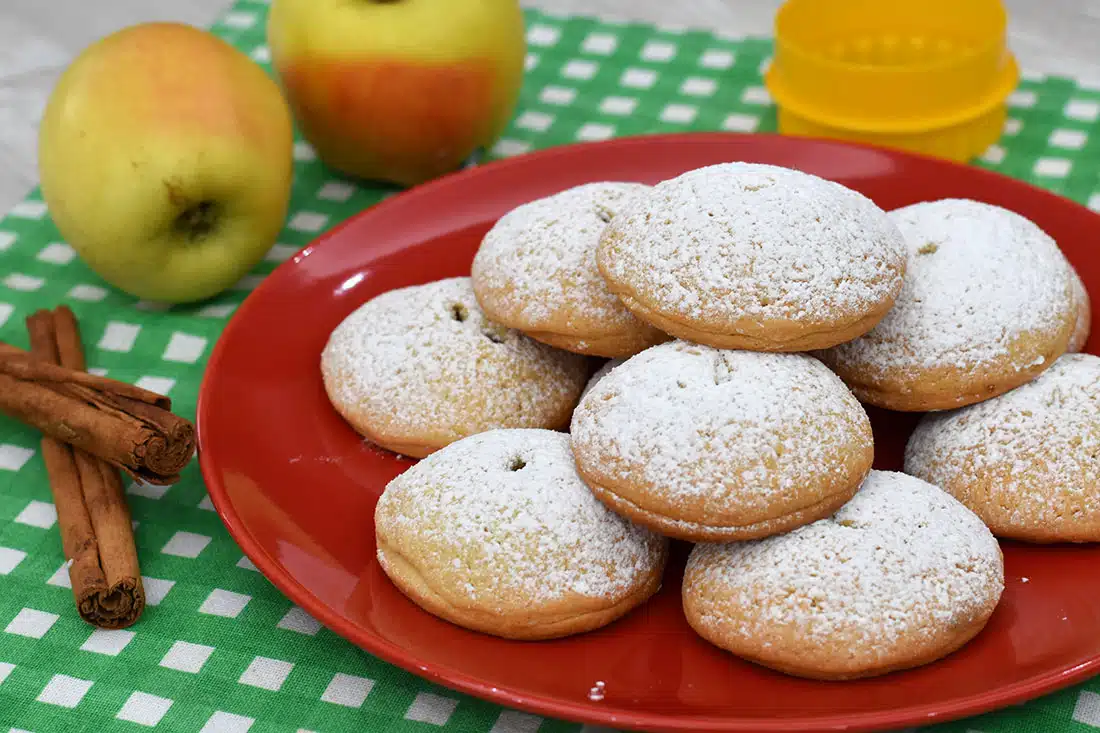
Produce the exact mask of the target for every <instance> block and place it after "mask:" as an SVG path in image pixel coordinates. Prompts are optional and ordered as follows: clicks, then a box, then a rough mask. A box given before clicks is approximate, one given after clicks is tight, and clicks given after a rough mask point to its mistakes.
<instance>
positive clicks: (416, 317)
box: [321, 277, 588, 458]
mask: <svg viewBox="0 0 1100 733" xmlns="http://www.w3.org/2000/svg"><path fill="white" fill-rule="evenodd" d="M321 374H322V377H323V378H324V384H325V390H326V392H327V393H328V397H329V400H330V401H331V402H332V404H333V406H334V407H335V408H336V410H337V411H338V412H339V413H340V414H341V415H342V416H343V417H344V418H345V419H346V420H347V421H348V422H349V423H350V424H351V426H352V427H353V428H355V430H357V431H358V432H359V433H360V434H362V435H363V436H365V437H366V438H368V439H369V440H371V441H372V442H374V443H376V444H378V445H380V446H382V447H383V448H388V449H389V450H392V451H395V452H397V453H403V454H405V455H409V456H415V457H418V458H419V457H423V456H425V455H427V454H429V453H431V452H432V451H434V450H437V449H439V448H442V447H443V446H445V445H447V444H448V443H451V442H454V441H455V440H458V439H459V438H462V437H465V436H467V435H471V434H473V433H478V432H482V431H484V430H490V429H492V428H549V429H555V430H556V429H562V428H564V427H566V426H567V425H568V424H569V416H570V414H571V413H572V411H573V407H574V406H575V405H576V403H577V400H578V399H579V398H580V394H581V391H582V390H583V389H584V385H585V382H586V378H587V376H588V365H587V360H586V359H585V358H584V357H583V356H579V355H577V354H570V353H568V352H565V351H559V350H557V349H554V348H552V347H550V346H547V345H545V344H541V343H539V342H537V341H534V340H532V339H530V338H528V337H527V336H524V335H523V334H522V333H520V332H518V331H515V330H512V329H508V328H505V327H503V326H500V325H498V324H496V323H493V322H491V321H489V319H488V318H486V317H485V314H484V313H482V312H481V308H480V307H478V304H477V299H476V298H474V293H473V289H472V288H471V287H470V279H469V278H465V277H460V278H450V279H446V280H438V281H436V282H432V283H428V284H426V285H414V286H411V287H406V288H400V289H397V290H391V291H389V292H386V293H383V294H381V295H379V296H377V297H375V298H373V299H371V300H370V301H368V302H366V303H364V304H363V305H362V306H360V307H359V308H357V309H356V310H355V311H354V312H353V313H352V314H351V315H349V316H348V317H347V318H346V319H345V320H344V321H343V322H342V323H340V325H339V326H337V327H336V329H335V330H333V332H332V334H331V335H330V337H329V340H328V343H327V344H326V345H325V348H324V351H323V352H322V354H321Z"/></svg>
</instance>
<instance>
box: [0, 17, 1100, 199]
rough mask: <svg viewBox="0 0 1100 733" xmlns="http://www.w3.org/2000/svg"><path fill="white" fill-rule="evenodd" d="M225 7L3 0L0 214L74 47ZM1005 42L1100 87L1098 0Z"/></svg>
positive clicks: (1022, 55)
mask: <svg viewBox="0 0 1100 733" xmlns="http://www.w3.org/2000/svg"><path fill="white" fill-rule="evenodd" d="M227 4H228V3H227V0H187V1H186V2H180V0H99V1H98V2H94V3H89V2H86V0H51V1H50V2H39V1H38V0H5V1H4V3H3V5H4V6H5V7H3V8H2V9H0V211H6V210H7V209H9V208H10V207H11V206H12V205H13V204H15V203H16V202H17V201H19V200H20V199H21V198H22V197H23V195H24V193H25V192H26V191H27V189H28V188H30V187H31V186H33V185H34V184H35V182H36V180H37V175H36V171H35V135H36V130H37V124H38V120H39V118H40V116H41V111H42V107H43V105H44V104H45V101H46V97H47V95H48V94H49V92H50V89H51V87H52V85H53V83H54V81H55V80H56V78H57V75H58V74H59V73H60V72H61V70H62V69H63V68H64V67H65V64H66V63H68V61H69V60H70V59H71V58H72V57H73V56H74V55H75V54H76V53H77V52H79V51H80V49H81V48H83V47H84V46H86V45H87V44H88V43H90V42H91V41H93V40H95V39H96V38H99V37H101V36H103V35H105V34H107V33H110V32H111V31H113V30H116V29H118V28H121V27H124V26H126V25H129V24H132V23H136V22H139V21H144V20H180V21H184V22H188V23H193V24H196V25H201V26H206V25H209V23H210V22H211V21H213V19H214V18H215V16H216V15H217V13H218V12H219V11H220V10H222V9H223V8H224V7H225V6H226V5H227ZM524 4H525V5H528V6H531V7H538V8H540V9H542V10H546V11H549V12H556V13H584V14H587V15H597V16H604V17H606V16H613V17H621V18H627V17H629V18H634V19H638V20H645V21H650V22H657V23H670V24H677V25H684V26H689V27H695V28H703V29H707V30H712V31H721V32H723V33H732V34H736V35H769V34H770V31H771V24H772V18H773V15H774V13H775V9H776V8H777V7H778V6H779V5H780V4H781V3H780V0H677V1H676V2H668V0H533V1H532V0H528V1H527V2H525V3H524ZM1005 5H1006V6H1007V8H1008V11H1009V14H1010V19H1011V20H1010V44H1011V47H1012V49H1013V50H1014V51H1015V53H1016V54H1017V56H1018V58H1019V59H1020V63H1021V65H1022V66H1023V67H1024V68H1025V69H1026V70H1028V71H1029V72H1032V73H1036V74H1044V73H1045V74H1057V75H1061V76H1069V77H1073V78H1076V79H1078V80H1080V81H1085V82H1088V83H1090V84H1097V85H1100V54H1097V53H1096V52H1095V48H1096V39H1097V38H1098V37H1100V0H1042V1H1041V2H1040V1H1039V0H1006V2H1005Z"/></svg>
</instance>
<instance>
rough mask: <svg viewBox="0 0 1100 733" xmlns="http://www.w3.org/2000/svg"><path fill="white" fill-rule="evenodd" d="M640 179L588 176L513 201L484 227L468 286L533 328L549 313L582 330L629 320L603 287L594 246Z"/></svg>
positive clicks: (509, 318)
mask: <svg viewBox="0 0 1100 733" xmlns="http://www.w3.org/2000/svg"><path fill="white" fill-rule="evenodd" d="M647 190H649V187H648V186H646V185H644V184H641V183H625V182H616V181H605V182H598V183H587V184H583V185H580V186H575V187H573V188H570V189H567V190H565V191H562V192H560V193H557V194H554V195H552V196H547V197H545V198H541V199H537V200H535V201H532V202H530V203H527V204H523V205H522V206H519V207H517V208H515V209H513V210H511V211H510V212H508V213H507V214H505V215H504V216H502V217H501V218H500V219H499V220H498V221H497V222H496V224H495V225H493V228H492V229H491V230H490V231H489V232H488V233H487V234H486V235H485V238H484V239H483V240H482V242H481V246H480V248H479V249H478V252H477V255H476V256H475V257H474V262H473V267H472V270H471V274H472V277H473V281H474V283H475V289H476V290H477V292H478V295H479V296H480V297H481V298H482V302H484V303H486V304H487V307H488V309H489V311H490V312H492V313H494V314H495V315H496V316H497V317H498V318H501V319H503V320H504V321H505V322H507V323H508V324H509V325H513V326H516V327H520V324H521V323H522V324H523V326H524V327H525V328H528V329H534V330H537V329H539V327H541V326H545V325H546V324H547V323H549V322H552V321H558V322H562V323H564V324H565V327H566V328H569V329H574V330H579V331H581V332H588V331H591V329H592V327H593V326H592V324H593V323H596V324H600V325H601V326H602V327H603V328H604V329H605V330H606V331H608V332H612V333H613V332H616V331H620V330H622V329H623V328H626V327H629V326H630V325H631V324H632V323H633V322H634V316H633V315H631V313H630V311H628V310H627V309H626V308H625V307H624V306H623V304H622V303H621V302H620V301H619V299H618V298H616V297H615V296H614V295H613V294H612V293H611V291H610V290H608V288H607V283H606V282H604V279H603V276H602V275H600V272H599V269H598V267H597V266H596V247H597V244H598V243H599V240H600V235H602V234H603V231H604V229H605V228H606V227H607V223H608V222H609V221H612V220H613V219H614V218H615V217H616V216H617V215H618V214H619V212H620V211H621V210H622V209H623V208H624V206H626V204H627V203H628V202H629V201H630V200H631V199H632V198H633V197H635V196H637V195H638V194H639V193H641V192H644V191H647Z"/></svg>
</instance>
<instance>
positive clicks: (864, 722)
mask: <svg viewBox="0 0 1100 733" xmlns="http://www.w3.org/2000/svg"><path fill="white" fill-rule="evenodd" d="M764 137H767V138H769V139H772V140H785V141H789V142H786V143H779V144H790V145H793V146H804V147H807V148H809V149H825V150H828V149H840V150H856V151H864V152H866V151H868V150H871V151H875V152H878V153H880V154H884V155H886V156H887V157H891V158H894V159H898V158H900V159H908V160H919V161H924V164H925V165H927V164H929V163H932V164H935V165H939V166H942V167H944V168H945V169H948V170H949V169H952V168H961V169H966V170H968V172H969V173H970V174H974V175H977V176H978V177H979V178H988V179H990V180H996V181H998V182H999V184H1000V185H1005V184H1007V185H1009V186H1015V187H1018V188H1023V189H1027V190H1028V191H1029V192H1030V194H1031V195H1035V196H1039V197H1040V198H1042V197H1048V198H1052V199H1060V200H1061V201H1062V202H1068V203H1069V204H1070V205H1072V206H1075V207H1078V208H1079V209H1081V210H1083V211H1085V212H1088V213H1090V214H1093V215H1095V216H1100V214H1097V212H1094V211H1092V210H1091V209H1089V208H1088V207H1087V206H1084V205H1083V204H1081V203H1079V202H1078V201H1075V200H1074V199H1071V198H1069V197H1068V196H1064V195H1062V194H1059V193H1056V192H1054V191H1050V190H1047V189H1044V188H1041V187H1039V186H1037V185H1035V184H1033V183H1030V182H1028V181H1025V180H1023V179H1020V178H1014V177H1012V176H1008V175H1006V174H1003V173H999V172H997V171H993V170H989V169H986V168H981V167H979V166H975V165H972V164H964V163H958V162H954V161H950V160H946V159H941V158H936V157H934V156H930V155H923V154H919V153H913V152H908V151H902V150H896V149H892V148H887V147H883V146H878V145H871V144H866V143H855V142H849V141H841V140H832V139H827V138H816V137H791V136H783V135H779V134H777V133H759V132H758V133H737V132H723V131H694V132H676V133H650V134H640V135H631V136H626V137H620V138H611V139H608V140H598V141H580V142H572V143H567V144H563V145H556V146H552V147H548V148H542V149H538V150H533V151H530V152H526V153H522V154H519V155H515V156H511V157H508V158H503V159H497V160H492V161H489V162H484V163H480V164H477V165H473V166H469V167H466V168H463V169H460V170H457V171H453V172H451V173H448V174H445V175H443V176H440V177H438V178H435V179H433V180H431V181H428V182H426V183H423V184H420V185H418V186H415V187H412V188H408V189H404V190H399V191H398V192H396V193H395V194H393V195H391V196H389V197H387V198H385V199H383V200H382V201H379V202H377V203H375V204H373V205H371V206H368V207H367V208H364V209H362V210H361V211H359V212H358V213H356V214H354V215H352V216H349V217H348V218H346V219H344V220H343V221H341V222H339V223H338V224H336V225H335V226H333V227H332V228H330V229H329V230H327V231H326V232H324V233H323V234H321V235H319V236H317V237H315V238H314V239H312V240H310V241H309V242H308V243H307V244H305V245H303V246H302V247H300V248H298V250H297V251H296V252H295V253H294V254H293V255H291V256H290V257H289V258H287V259H286V260H285V261H283V262H282V263H280V264H279V265H277V266H276V267H275V268H274V269H273V270H272V271H271V273H270V274H268V275H267V276H266V277H264V279H263V280H262V281H261V282H260V284H259V285H257V286H256V288H254V289H253V290H252V292H250V293H249V294H248V295H247V296H246V297H245V299H244V300H243V301H242V302H241V304H240V305H239V306H238V307H237V308H236V310H235V311H234V312H233V314H232V315H231V316H230V317H229V320H228V321H227V323H226V324H225V327H224V328H223V329H222V331H221V333H220V334H219V336H218V338H217V339H216V341H215V344H214V346H213V348H212V349H211V353H210V357H209V358H208V360H207V364H206V367H205V369H204V371H203V376H202V379H201V381H200V385H199V390H198V398H197V404H196V411H195V414H196V420H195V428H196V444H197V446H198V463H199V469H200V472H201V474H202V478H203V481H204V483H205V485H206V488H207V493H208V495H209V496H210V499H211V502H212V503H213V505H214V509H215V512H216V513H217V515H218V517H219V519H220V520H221V521H222V523H223V524H224V525H225V527H226V530H227V531H228V532H229V534H230V536H231V537H232V538H233V540H234V541H235V542H236V543H237V545H238V546H239V547H240V549H241V550H242V551H243V552H244V554H245V555H246V556H247V557H248V558H249V560H251V561H252V562H253V564H255V565H256V567H257V568H258V569H259V571H260V572H261V574H262V575H263V576H264V577H265V578H266V579H267V580H268V581H269V582H270V583H272V584H273V585H274V586H275V587H276V588H277V589H278V590H279V591H280V592H281V593H282V594H283V595H284V596H286V598H287V599H288V600H290V601H291V602H293V603H296V604H297V605H299V606H300V607H301V608H303V609H304V610H305V611H307V612H308V613H309V614H310V615H311V616H313V617H314V618H315V619H316V620H318V621H320V622H321V623H322V624H323V625H324V626H325V627H326V628H328V629H329V630H330V631H332V632H333V633H335V634H336V635H337V636H339V637H341V638H342V639H344V640H345V641H347V642H349V643H351V644H353V645H354V646H356V647H358V648H359V649H361V650H363V651H366V652H367V653H369V654H372V655H374V656H376V657H378V658H379V659H382V660H383V661H385V662H387V663H389V664H392V665H394V666H396V667H398V668H400V669H403V670H405V671H407V672H409V673H411V674H414V675H416V676H417V677H420V678H422V679H425V680H428V681H429V682H432V683H435V684H439V685H440V686H442V687H445V688H448V689H451V690H454V691H457V692H460V693H464V694H468V695H471V696H473V697H476V698H478V699H481V700H484V701H487V702H490V703H493V704H497V705H502V706H506V707H511V708H515V709H518V710H522V711H525V712H530V713H535V714H538V715H542V716H545V717H551V718H557V719H561V720H566V721H571V722H576V723H582V724H594V725H611V726H615V727H618V728H625V729H638V730H649V731H715V732H721V733H824V732H825V731H853V732H859V731H881V730H888V729H892V728H895V727H905V726H913V725H933V724H939V723H945V722H949V721H952V720H959V719H962V718H967V717H972V716H975V715H980V714H983V713H988V712H992V711H994V710H1000V709H1003V708H1007V707H1011V706H1013V705H1017V704H1019V703H1022V702H1026V701H1028V700H1032V699H1035V698H1037V697H1041V696H1043V695H1046V694H1050V693H1053V692H1056V691H1058V690H1061V689H1064V688H1066V687H1069V686H1072V685H1074V684H1077V683H1079V682H1082V681H1084V680H1087V679H1090V678H1092V677H1094V676H1096V675H1097V673H1100V653H1098V654H1096V655H1095V656H1093V657H1091V658H1088V659H1087V660H1085V661H1084V662H1081V663H1079V664H1076V665H1063V666H1062V667H1059V668H1055V669H1051V670H1046V671H1044V672H1042V673H1040V674H1037V675H1033V676H1032V677H1029V678H1027V679H1024V680H1020V681H1018V682H1015V683H1013V684H1010V685H1007V686H1001V687H998V688H995V689H992V690H987V691H985V692H983V693H981V694H976V695H971V696H969V697H965V698H960V699H958V700H955V701H952V702H949V703H943V704H925V705H920V706H912V707H900V708H896V709H893V710H889V711H875V712H861V713H844V714H831V715H828V716H813V717H803V718H782V719H776V720H748V719H744V718H741V719H738V718H729V717H715V716H699V717H691V718H685V717H683V716H678V715H669V714H659V713H638V712H631V711H630V710H628V709H624V708H617V707H614V708H613V707H600V708H593V707H592V706H589V705H585V704H584V703H582V702H572V701H569V700H564V699H560V698H557V697H552V696H546V695H540V694H532V693H526V692H519V691H514V690H509V689H507V688H502V687H497V686H494V685H490V684H487V683H485V682H483V681H481V680H480V679H478V678H477V677H476V676H473V675H470V674H468V673H466V672H463V671H461V670H456V669H454V668H452V667H448V666H445V665H440V664H433V663H425V662H424V661H422V660H419V659H417V658H415V657H414V656H413V655H412V654H411V653H409V652H406V651H405V650H404V649H403V647H401V646H400V645H398V644H395V643H393V642H389V641H387V640H385V639H382V638H381V637H378V636H375V635H371V634H365V633H362V632H360V631H359V630H358V629H357V628H356V626H355V625H354V624H352V623H351V622H350V621H348V620H347V619H345V618H343V617H342V616H340V615H339V614H338V613H336V612H334V611H330V610H329V609H328V607H327V605H326V604H325V603H324V602H323V601H321V600H320V599H319V598H318V597H317V596H315V595H314V594H313V593H312V592H310V591H309V590H308V589H307V588H305V587H304V586H303V585H301V584H300V583H299V582H298V581H297V580H296V579H295V578H294V577H293V575H292V574H291V573H290V572H289V571H286V572H284V571H282V570H280V568H279V566H280V563H278V561H277V560H276V559H275V558H273V557H271V556H270V555H269V553H268V552H267V551H266V550H265V549H264V548H263V547H262V545H261V544H260V542H259V541H258V540H256V539H255V538H254V537H253V535H252V533H251V532H250V531H249V530H248V528H247V525H246V524H245V522H243V521H242V520H241V519H240V517H239V516H238V514H237V512H236V510H235V508H234V507H233V503H232V501H231V500H230V499H229V496H228V493H227V491H226V490H225V487H224V485H223V484H222V482H221V481H220V479H219V477H218V471H217V468H216V466H215V465H214V458H213V457H212V456H211V454H210V452H209V449H208V448H207V440H206V430H205V425H206V422H207V420H212V419H213V418H212V417H209V416H210V415H211V413H212V411H213V409H214V408H212V407H211V400H210V398H209V391H210V389H211V387H210V384H211V383H212V382H213V381H214V380H215V379H217V377H216V375H217V373H218V371H219V370H218V365H219V364H220V363H221V361H222V358H223V354H224V351H225V346H224V344H225V343H226V342H228V341H229V340H231V339H232V337H233V334H234V333H235V332H236V331H237V330H238V329H240V328H242V325H241V324H242V323H243V322H244V321H245V320H246V319H247V318H248V317H249V314H250V313H251V312H252V311H253V309H254V308H255V307H256V305H255V304H256V303H257V302H258V301H259V299H260V298H259V297H257V296H265V295H266V294H267V292H268V291H269V290H273V289H276V288H277V287H278V282H277V281H278V279H279V278H281V277H283V276H285V274H286V273H287V272H289V271H290V270H292V269H293V268H295V267H297V265H298V263H299V261H300V260H301V258H302V257H304V256H308V255H310V254H312V253H313V251H314V250H316V249H317V248H318V247H322V246H324V245H325V244H326V243H327V242H328V241H329V240H331V239H335V238H336V237H338V236H339V235H340V234H341V232H342V231H343V230H344V229H345V228H347V227H349V226H350V225H352V224H353V223H355V222H357V221H358V220H360V219H362V218H364V217H372V216H378V215H379V213H378V212H380V211H381V212H382V214H383V215H385V213H386V212H388V211H389V209H390V208H393V207H397V206H405V205H408V204H409V202H410V201H413V202H415V201H416V200H418V199H420V198H423V197H431V196H433V195H434V193H435V192H436V191H437V190H440V189H446V188H448V187H452V186H461V184H462V183H463V182H464V181H465V180H466V179H468V178H471V177H483V176H491V175H496V174H497V171H501V170H508V169H511V168H515V167H523V166H525V165H528V164H530V162H531V161H540V160H545V159H552V158H557V157H570V156H575V155H583V151H584V150H585V149H589V148H592V147H621V148H634V147H642V148H644V147H647V146H651V145H654V144H659V145H670V146H677V145H681V144H708V143H710V144H721V143H729V142H731V141H732V142H737V141H741V142H742V143H751V141H752V140H757V139H760V138H764ZM273 283H274V284H273ZM470 633H477V632H470ZM601 710H602V711H603V712H602V713H601Z"/></svg>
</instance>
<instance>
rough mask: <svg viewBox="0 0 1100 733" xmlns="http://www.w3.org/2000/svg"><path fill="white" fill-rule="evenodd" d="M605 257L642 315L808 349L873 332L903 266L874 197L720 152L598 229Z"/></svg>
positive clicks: (688, 328) (714, 340)
mask: <svg viewBox="0 0 1100 733" xmlns="http://www.w3.org/2000/svg"><path fill="white" fill-rule="evenodd" d="M596 261H597V266H598V267H599V269H600V272H601V273H602V274H603V276H604V279H605V280H606V281H607V283H608V287H609V288H610V290H611V292H613V293H615V295H616V296H618V297H619V299H620V300H621V301H622V302H623V304H624V305H625V306H626V307H627V308H628V309H629V310H630V311H631V312H633V313H634V315H635V316H637V317H638V318H639V319H641V320H643V321H645V322H647V323H650V324H652V325H653V326H654V327H656V328H658V329H660V330H661V331H664V332H666V333H669V334H671V335H673V336H676V337H677V338H681V339H684V340H688V341H695V342H697V343H701V344H706V345H708V346H714V347H717V348H727V349H749V350H753V351H779V352H793V351H807V350H810V349H820V348H827V347H829V346H833V345H835V344H838V343H841V342H844V341H848V340H850V339H853V338H855V337H857V336H859V335H861V334H863V333H866V332H867V331H869V330H870V329H871V328H872V327H873V326H874V325H875V324H876V323H877V322H878V321H879V320H880V319H881V318H882V317H883V316H884V315H885V314H886V312H887V311H888V310H889V309H890V308H891V306H892V305H893V303H894V299H895V297H896V296H897V294H898V292H899V291H900V289H901V284H902V278H903V276H904V274H905V244H904V242H903V240H902V237H901V233H900V232H898V230H897V227H895V226H894V224H893V223H892V222H891V221H890V220H889V218H888V217H887V216H886V213H885V212H884V211H883V210H882V209H881V208H879V207H878V206H877V205H876V204H875V203H874V202H873V201H871V200H870V199H869V198H867V197H865V196H863V195H862V194H860V193H858V192H856V191H853V190H851V189H849V188H847V187H845V186H842V185H840V184H838V183H836V182H833V181H829V180H825V179H822V178H819V177H817V176H813V175H810V174H808V173H804V172H801V171H798V170H793V169H790V168H783V167H780V166H774V165H763V164H756V163H741V162H736V163H721V164H717V165H711V166H706V167H703V168H697V169H694V170H691V171H688V172H686V173H684V174H682V175H679V176H677V177H675V178H671V179H668V180H665V181H661V182H660V183H657V184H656V185H655V186H653V187H652V188H651V189H650V190H649V191H647V192H645V193H643V194H641V195H639V196H637V197H636V198H635V199H634V200H633V201H632V202H631V204H630V206H629V207H628V208H626V209H625V210H624V211H623V212H621V213H620V214H619V215H618V216H616V217H614V218H613V219H612V220H611V221H610V222H609V223H608V225H607V228H606V229H605V230H604V233H603V234H602V235H601V238H600V243H599V246H598V248H597V255H596Z"/></svg>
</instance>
